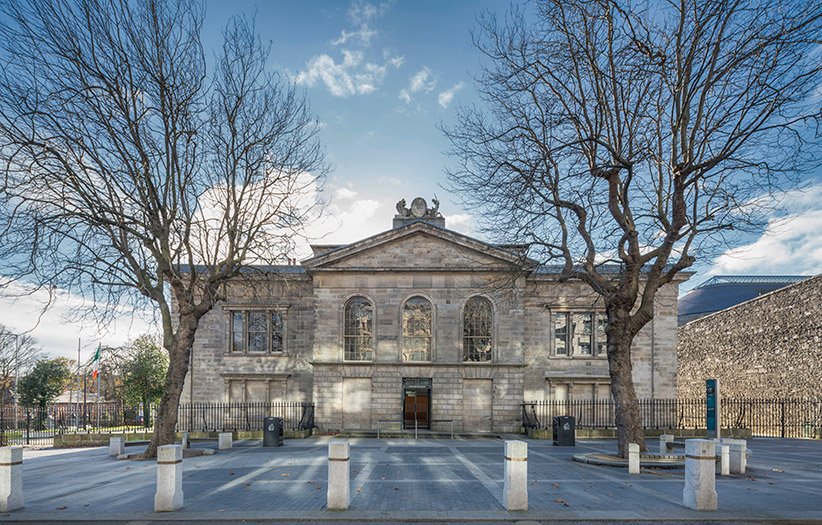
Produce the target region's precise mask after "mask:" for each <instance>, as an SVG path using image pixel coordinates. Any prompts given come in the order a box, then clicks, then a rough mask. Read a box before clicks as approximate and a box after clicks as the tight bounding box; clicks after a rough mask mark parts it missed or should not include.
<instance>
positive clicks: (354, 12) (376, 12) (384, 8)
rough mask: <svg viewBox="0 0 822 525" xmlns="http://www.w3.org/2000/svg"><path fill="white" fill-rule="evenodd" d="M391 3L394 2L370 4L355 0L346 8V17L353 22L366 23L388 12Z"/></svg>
mask: <svg viewBox="0 0 822 525" xmlns="http://www.w3.org/2000/svg"><path fill="white" fill-rule="evenodd" d="M393 4H394V2H380V3H379V4H372V3H370V2H364V1H362V0H355V1H354V2H352V3H351V6H350V7H349V8H348V19H349V20H351V21H352V22H353V23H355V24H367V23H369V22H371V21H373V20H376V19H377V18H379V17H381V16H383V15H385V14H386V13H388V11H390V10H391V6H392V5H393Z"/></svg>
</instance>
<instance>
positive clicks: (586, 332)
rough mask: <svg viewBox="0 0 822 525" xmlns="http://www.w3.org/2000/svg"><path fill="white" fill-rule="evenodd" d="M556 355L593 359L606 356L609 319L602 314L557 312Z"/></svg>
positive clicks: (555, 314) (555, 322)
mask: <svg viewBox="0 0 822 525" xmlns="http://www.w3.org/2000/svg"><path fill="white" fill-rule="evenodd" d="M552 319H553V323H554V355H559V356H580V357H593V356H596V355H605V351H606V348H607V337H606V332H605V329H606V327H607V326H608V317H607V316H606V315H605V314H604V313H601V312H596V313H593V312H556V313H554V314H553V316H552Z"/></svg>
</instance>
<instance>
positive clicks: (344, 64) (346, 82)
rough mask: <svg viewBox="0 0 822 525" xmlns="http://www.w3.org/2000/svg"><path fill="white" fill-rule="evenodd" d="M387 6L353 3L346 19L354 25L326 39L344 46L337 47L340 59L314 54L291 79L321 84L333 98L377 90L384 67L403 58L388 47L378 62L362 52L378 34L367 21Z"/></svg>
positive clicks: (364, 93) (304, 83)
mask: <svg viewBox="0 0 822 525" xmlns="http://www.w3.org/2000/svg"><path fill="white" fill-rule="evenodd" d="M391 5H392V3H391V2H383V3H380V4H372V3H369V2H364V1H359V0H358V1H355V2H353V3H352V4H351V6H350V8H349V10H348V18H349V19H350V20H351V22H353V23H354V25H355V26H356V27H354V28H353V29H342V30H341V31H340V34H339V36H337V37H336V38H334V39H333V40H331V42H330V43H331V45H332V46H335V47H336V46H347V47H345V48H343V47H340V48H339V49H340V53H341V54H342V61H338V60H339V59H335V58H334V57H332V56H331V55H329V54H327V53H322V54H319V55H315V56H313V57H311V59H309V61H308V62H307V63H306V66H305V69H303V70H302V71H299V72H297V74H296V75H295V77H294V81H295V82H296V83H297V84H299V85H303V86H308V87H314V86H316V85H318V84H322V85H324V86H325V87H326V89H328V91H329V93H331V95H333V96H335V97H348V96H352V95H367V94H369V93H373V92H375V91H377V89H379V87H380V85H381V84H382V81H383V79H384V78H385V75H386V73H387V70H388V67H389V66H391V67H393V68H395V69H397V68H399V67H400V66H402V64H403V62H404V61H405V57H403V56H399V55H394V54H393V53H392V52H391V51H389V50H383V62H382V63H379V62H378V61H375V60H373V59H372V60H368V59H366V56H365V51H366V50H367V49H368V48H369V47H370V46H371V43H372V41H373V40H374V38H375V37H376V36H377V35H378V34H379V31H377V30H376V29H374V28H372V27H371V26H370V25H369V23H370V22H372V21H374V20H376V19H377V18H379V17H381V16H383V15H384V14H385V13H387V12H388V11H389V10H390V8H391Z"/></svg>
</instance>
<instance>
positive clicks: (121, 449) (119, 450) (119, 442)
mask: <svg viewBox="0 0 822 525" xmlns="http://www.w3.org/2000/svg"><path fill="white" fill-rule="evenodd" d="M125 452H126V443H125V441H124V440H123V437H122V436H112V437H110V438H108V455H109V456H114V457H117V456H121V455H123V454H125Z"/></svg>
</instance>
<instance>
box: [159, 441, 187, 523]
mask: <svg viewBox="0 0 822 525" xmlns="http://www.w3.org/2000/svg"><path fill="white" fill-rule="evenodd" d="M182 507H183V448H182V447H181V446H180V445H162V446H159V447H157V493H156V494H154V512H172V511H175V510H178V509H181V508H182Z"/></svg>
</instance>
